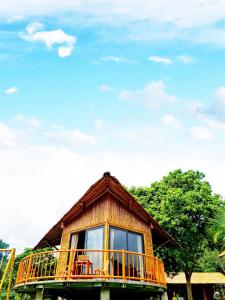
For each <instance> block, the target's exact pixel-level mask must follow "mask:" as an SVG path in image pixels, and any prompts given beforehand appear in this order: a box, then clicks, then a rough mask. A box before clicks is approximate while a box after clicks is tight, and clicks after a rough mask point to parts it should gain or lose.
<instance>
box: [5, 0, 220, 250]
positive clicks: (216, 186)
mask: <svg viewBox="0 0 225 300" xmlns="http://www.w3.org/2000/svg"><path fill="white" fill-rule="evenodd" d="M111 2H112V1H106V0H101V1H100V0H92V1H83V0H77V1H75V0H65V1H63V2H62V3H61V2H60V3H55V1H52V0H44V1H38V0H33V1H32V2H31V3H30V1H28V0H19V1H18V0H8V1H7V3H1V4H0V23H1V27H0V28H1V30H0V180H1V182H2V188H1V191H0V198H1V199H2V200H1V201H0V210H1V211H4V215H3V217H1V219H0V227H1V228H3V231H2V232H1V236H0V237H2V238H3V239H4V240H6V241H8V242H9V243H10V244H11V246H14V247H17V248H18V249H19V251H20V250H21V249H22V248H23V247H25V246H32V245H34V244H35V243H36V242H37V241H38V240H39V239H40V238H41V237H42V235H43V234H44V233H45V232H46V231H47V230H48V229H49V227H50V226H52V225H53V224H54V223H55V222H56V221H57V219H58V218H59V217H61V216H62V215H63V214H64V213H65V212H66V210H67V209H69V208H70V207H71V206H72V205H73V203H74V202H75V201H76V200H77V199H78V197H79V196H81V195H82V194H83V193H84V192H85V190H86V189H87V188H88V187H89V186H90V185H91V184H92V183H93V182H94V181H96V180H97V179H98V178H99V177H100V176H101V175H102V174H103V172H104V171H107V170H109V171H111V173H112V174H113V175H115V176H116V177H117V178H118V179H119V180H120V181H121V182H122V183H123V184H126V185H128V186H131V185H148V184H150V183H151V182H153V181H155V180H160V179H161V178H162V176H164V175H166V174H167V173H168V172H169V171H170V170H173V169H176V168H182V169H183V170H188V169H190V168H191V169H195V170H197V169H198V170H200V171H202V172H204V173H205V174H206V179H207V180H209V181H210V183H211V184H212V187H213V190H214V191H215V192H218V193H221V194H222V195H223V196H224V195H225V188H224V184H223V177H224V169H225V155H224V154H225V140H224V133H225V76H224V75H225V74H224V73H225V68H224V65H225V63H224V62H225V25H224V24H225V23H224V21H225V4H224V1H222V0H221V1H219V0H218V1H211V0H205V1H200V0H189V1H186V0H182V1H179V3H176V1H168V0H160V1H157V3H155V2H153V1H147V0H139V1H138V0H129V1H128V0H124V1H119V0H115V1H113V2H112V3H111ZM3 199H4V200H3ZM43 207H44V209H43ZM8 220H11V221H10V222H8ZM21 226H23V227H24V230H22V231H21V230H18V228H21Z"/></svg>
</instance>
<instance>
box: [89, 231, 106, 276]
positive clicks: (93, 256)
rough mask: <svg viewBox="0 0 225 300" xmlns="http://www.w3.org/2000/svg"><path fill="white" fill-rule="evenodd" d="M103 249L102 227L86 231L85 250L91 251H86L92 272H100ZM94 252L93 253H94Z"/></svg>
mask: <svg viewBox="0 0 225 300" xmlns="http://www.w3.org/2000/svg"><path fill="white" fill-rule="evenodd" d="M103 248H104V229H103V227H96V228H90V229H87V230H86V235H85V249H87V250H93V251H87V255H88V257H89V261H90V262H91V263H92V268H93V270H94V271H95V270H97V269H98V270H101V269H102V268H103V266H102V264H103V262H102V259H103V255H102V251H99V250H103ZM94 250H95V251H94Z"/></svg>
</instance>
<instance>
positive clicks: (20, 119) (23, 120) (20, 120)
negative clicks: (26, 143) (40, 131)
mask: <svg viewBox="0 0 225 300" xmlns="http://www.w3.org/2000/svg"><path fill="white" fill-rule="evenodd" d="M13 121H15V122H18V123H20V124H23V125H27V126H31V127H39V126H40V125H41V124H40V121H39V120H38V119H36V118H33V117H31V118H26V117H24V116H23V115H20V114H17V115H16V116H15V117H14V118H13Z"/></svg>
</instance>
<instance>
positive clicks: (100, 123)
mask: <svg viewBox="0 0 225 300" xmlns="http://www.w3.org/2000/svg"><path fill="white" fill-rule="evenodd" d="M104 126H105V122H104V121H103V120H102V119H96V120H95V127H96V128H97V129H102V128H103V127H104Z"/></svg>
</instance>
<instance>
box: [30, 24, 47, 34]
mask: <svg viewBox="0 0 225 300" xmlns="http://www.w3.org/2000/svg"><path fill="white" fill-rule="evenodd" d="M43 28H44V25H43V24H42V23H40V22H33V23H30V24H28V25H27V27H26V31H27V33H28V34H32V33H35V32H37V31H40V30H42V29H43Z"/></svg>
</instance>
